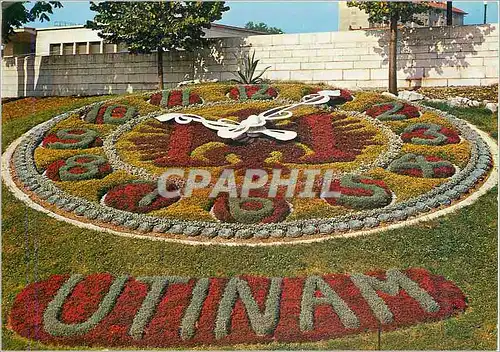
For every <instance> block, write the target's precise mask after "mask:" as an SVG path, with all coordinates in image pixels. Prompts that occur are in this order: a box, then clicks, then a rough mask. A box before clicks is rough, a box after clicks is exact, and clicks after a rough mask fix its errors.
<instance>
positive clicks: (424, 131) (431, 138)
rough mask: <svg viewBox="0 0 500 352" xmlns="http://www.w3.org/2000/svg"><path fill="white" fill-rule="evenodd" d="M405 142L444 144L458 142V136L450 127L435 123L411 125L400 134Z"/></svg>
mask: <svg viewBox="0 0 500 352" xmlns="http://www.w3.org/2000/svg"><path fill="white" fill-rule="evenodd" d="M401 139H402V140H403V142H406V143H414V144H421V145H445V144H456V143H460V136H459V135H458V133H457V132H455V131H454V130H452V129H449V128H446V127H443V126H439V125H435V124H416V125H411V126H409V127H408V128H407V129H405V132H404V133H403V134H401Z"/></svg>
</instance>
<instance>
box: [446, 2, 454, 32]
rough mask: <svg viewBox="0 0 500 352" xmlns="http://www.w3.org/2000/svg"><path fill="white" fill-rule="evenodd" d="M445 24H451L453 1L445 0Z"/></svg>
mask: <svg viewBox="0 0 500 352" xmlns="http://www.w3.org/2000/svg"><path fill="white" fill-rule="evenodd" d="M446 25H447V26H453V3H452V2H451V1H447V2H446Z"/></svg>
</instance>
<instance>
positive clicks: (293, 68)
mask: <svg viewBox="0 0 500 352" xmlns="http://www.w3.org/2000/svg"><path fill="white" fill-rule="evenodd" d="M387 38H388V33H387V32H386V31H377V30H373V31H361V30H359V31H348V32H325V33H304V34H279V35H265V36H250V37H246V38H228V39H221V40H219V41H218V42H216V43H214V45H213V46H212V47H211V48H210V49H204V50H200V51H199V52H197V53H186V52H182V53H166V54H165V55H164V67H165V68H164V71H165V77H164V79H165V82H166V86H167V87H172V86H175V85H176V83H178V82H179V81H183V80H188V79H196V78H199V79H200V78H201V79H214V78H215V79H218V80H228V79H231V78H234V75H233V74H232V73H233V72H235V71H236V70H237V68H238V62H239V60H240V59H241V58H242V57H244V56H245V55H247V54H248V53H249V52H252V51H255V57H256V58H258V59H260V64H259V67H258V69H263V68H265V67H268V66H270V68H269V69H268V71H267V72H266V74H265V75H264V77H266V78H270V79H273V80H294V81H304V82H325V83H329V84H333V85H337V86H340V87H347V88H355V87H359V88H372V87H386V86H387V76H388V58H387ZM399 38H400V40H399V42H398V83H399V86H400V87H412V86H456V85H490V84H493V83H497V82H498V76H499V75H498V39H499V38H498V25H497V24H488V25H480V26H460V27H434V28H414V29H406V30H403V31H401V32H400V33H399ZM156 70H157V65H156V54H154V53H153V54H145V55H133V54H128V53H117V54H93V55H61V56H27V57H11V58H3V60H2V96H3V97H19V96H45V95H76V94H80V95H94V94H108V93H124V92H136V91H144V90H154V89H156V87H157V73H156V72H157V71H156Z"/></svg>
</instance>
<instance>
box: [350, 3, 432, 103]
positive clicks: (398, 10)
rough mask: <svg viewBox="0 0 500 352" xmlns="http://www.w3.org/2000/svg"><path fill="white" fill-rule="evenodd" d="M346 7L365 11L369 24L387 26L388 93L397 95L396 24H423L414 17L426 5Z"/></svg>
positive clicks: (395, 4) (394, 4)
mask: <svg viewBox="0 0 500 352" xmlns="http://www.w3.org/2000/svg"><path fill="white" fill-rule="evenodd" d="M347 6H349V7H357V8H359V9H360V10H363V11H365V12H366V13H367V14H368V21H369V22H370V23H383V24H389V32H390V36H389V92H391V93H392V94H398V79H397V42H398V23H399V24H403V25H404V24H407V23H410V22H415V23H417V24H423V23H422V21H421V20H420V19H418V17H416V15H418V14H420V13H424V12H427V11H428V9H429V7H428V5H427V4H425V3H424V2H395V1H394V2H393V1H373V2H372V1H366V2H365V1H348V2H347Z"/></svg>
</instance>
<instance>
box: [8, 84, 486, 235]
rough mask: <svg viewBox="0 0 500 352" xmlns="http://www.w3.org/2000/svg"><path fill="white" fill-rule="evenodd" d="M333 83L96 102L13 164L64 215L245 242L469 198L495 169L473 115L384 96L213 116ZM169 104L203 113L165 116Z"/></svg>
mask: <svg viewBox="0 0 500 352" xmlns="http://www.w3.org/2000/svg"><path fill="white" fill-rule="evenodd" d="M324 90H328V91H332V90H335V88H331V87H320V86H312V85H299V84H277V85H225V84H211V85H200V86H193V87H191V88H183V89H180V88H179V89H172V90H167V91H162V92H156V93H150V94H145V95H141V96H128V97H121V98H118V99H115V100H112V101H107V102H104V103H98V104H94V105H92V106H88V107H85V108H83V109H79V110H78V111H74V112H68V113H67V114H64V115H60V116H56V117H54V118H53V119H51V120H50V121H48V122H47V123H45V124H42V125H39V126H37V127H36V128H35V129H33V130H32V131H30V133H29V134H28V135H26V136H25V137H23V138H22V139H21V141H20V142H19V144H18V145H17V147H16V148H15V151H14V153H13V156H12V158H11V164H10V165H11V170H10V173H11V176H12V179H13V181H14V183H15V185H16V187H17V188H18V189H19V190H20V191H22V192H24V193H26V194H27V195H28V196H29V197H30V198H31V200H32V201H33V202H35V203H38V204H40V205H42V206H43V207H46V208H47V209H49V210H50V211H52V212H54V213H57V214H59V215H62V216H63V217H64V218H68V219H72V220H77V221H80V222H85V223H91V224H94V225H97V226H99V227H102V228H111V229H112V230H114V231H117V232H123V233H133V234H136V235H140V236H145V237H147V236H152V237H163V238H167V239H181V240H187V241H214V242H241V243H247V242H248V243H250V242H251V243H270V242H275V241H279V242H287V241H296V240H301V239H315V238H324V237H331V236H337V235H339V234H342V233H345V232H355V231H363V230H369V229H374V228H378V227H384V226H386V225H390V224H391V223H394V222H399V221H405V220H407V219H409V218H412V217H419V216H422V215H424V214H427V213H429V212H433V211H435V210H438V209H441V208H443V207H447V206H450V205H452V204H454V203H456V202H460V201H461V200H463V199H465V198H466V197H467V196H468V195H469V194H470V193H472V192H473V191H474V189H476V188H477V187H479V186H480V185H481V183H482V182H483V180H484V179H485V178H486V177H487V176H488V172H489V170H490V168H491V165H492V161H491V156H490V150H489V147H488V145H487V143H486V142H485V141H484V140H483V139H482V137H481V136H480V135H479V134H478V133H477V132H476V131H475V130H474V129H472V128H471V127H470V126H468V125H467V124H466V123H465V122H463V121H461V120H459V119H457V118H455V117H453V116H450V115H445V114H444V113H442V112H440V111H438V110H435V109H431V108H425V107H423V106H419V105H416V104H412V103H409V102H403V101H399V100H394V99H391V98H388V97H386V96H383V95H380V94H377V93H369V92H350V91H348V90H345V89H340V90H339V92H338V94H335V95H333V94H332V96H331V97H330V100H329V101H327V102H326V103H322V104H316V105H312V104H310V105H298V106H295V107H291V108H290V112H291V113H292V115H291V116H289V117H288V118H283V119H268V120H266V121H264V122H262V125H260V127H258V128H255V129H249V130H248V131H246V132H244V133H242V134H241V136H239V137H238V138H225V137H224V135H221V134H220V133H218V131H217V130H216V129H213V128H209V127H210V126H208V125H209V123H208V122H212V123H222V122H224V123H225V124H229V125H230V126H236V127H238V128H240V127H241V126H243V125H245V123H247V122H248V121H249V120H247V119H248V118H249V117H251V116H254V117H252V118H251V119H254V121H256V119H257V117H258V116H263V115H262V114H264V113H265V112H266V111H269V110H271V109H275V110H274V111H276V110H278V109H280V108H283V107H288V106H291V105H293V104H298V103H299V102H300V101H301V99H302V98H303V97H304V96H306V95H308V94H315V93H317V92H319V91H324ZM172 112H175V113H176V114H183V116H185V115H186V114H188V116H193V115H195V116H198V117H200V118H199V119H198V120H197V119H195V120H192V121H186V120H179V121H178V120H176V119H171V120H169V121H163V122H162V121H159V120H161V119H156V117H158V116H160V115H162V114H165V113H172ZM221 119H222V120H221ZM207 121H208V122H207ZM259 129H260V130H259ZM263 129H266V130H271V131H278V133H279V131H292V132H294V133H296V137H295V138H293V139H290V140H286V141H283V140H279V139H276V138H274V137H273V135H272V133H267V134H266V133H265V132H263V131H262V130H263ZM13 148H14V147H12V148H11V149H12V150H14V149H13Z"/></svg>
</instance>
